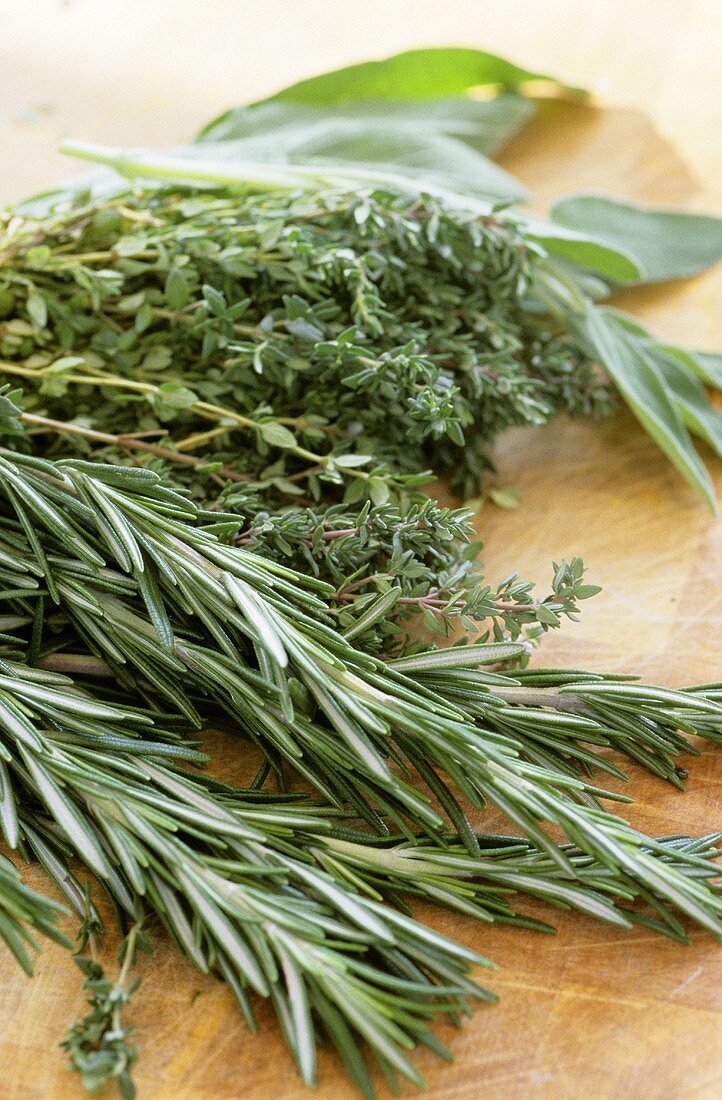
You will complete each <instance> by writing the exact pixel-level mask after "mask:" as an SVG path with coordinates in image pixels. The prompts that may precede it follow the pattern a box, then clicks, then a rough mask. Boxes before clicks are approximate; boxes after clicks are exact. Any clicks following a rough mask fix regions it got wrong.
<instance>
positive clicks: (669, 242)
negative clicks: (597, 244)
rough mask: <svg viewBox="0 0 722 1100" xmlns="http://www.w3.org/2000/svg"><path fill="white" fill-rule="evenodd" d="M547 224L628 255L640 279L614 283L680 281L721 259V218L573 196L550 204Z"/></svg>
mask: <svg viewBox="0 0 722 1100" xmlns="http://www.w3.org/2000/svg"><path fill="white" fill-rule="evenodd" d="M551 220H552V221H553V222H554V223H555V224H556V225H562V226H564V227H565V228H567V229H574V230H576V231H577V232H580V233H589V234H590V236H592V237H594V238H596V239H597V240H600V241H604V242H606V243H607V244H610V245H612V246H614V247H618V248H620V249H621V250H623V251H624V252H626V253H628V254H629V255H630V256H631V257H633V259H634V260H635V261H636V262H637V264H638V266H639V270H640V275H639V276H637V277H634V276H632V277H631V278H618V279H617V281H618V282H641V283H655V282H659V281H660V280H664V279H682V278H685V277H687V276H689V275H696V274H697V273H698V272H700V271H704V270H705V268H708V267H711V266H712V264H715V263H717V261H718V260H720V259H722V218H715V217H711V216H709V215H705V214H687V213H685V212H683V211H680V210H658V209H653V208H651V207H643V206H637V205H636V204H634V203H630V202H619V201H617V200H615V199H610V198H606V197H604V196H602V195H572V196H570V197H569V198H564V199H560V200H559V201H558V202H556V203H555V204H554V206H553V207H552V210H551Z"/></svg>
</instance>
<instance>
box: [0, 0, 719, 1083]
mask: <svg viewBox="0 0 722 1100" xmlns="http://www.w3.org/2000/svg"><path fill="white" fill-rule="evenodd" d="M432 44H463V45H478V46H481V47H485V48H487V49H490V50H497V51H499V52H502V53H506V54H508V55H509V56H511V57H512V58H513V59H514V60H516V61H518V62H520V63H522V64H525V65H528V66H529V67H531V68H539V69H541V70H546V71H549V72H553V73H556V74H558V75H560V76H561V77H564V78H566V79H567V80H569V81H570V82H572V83H576V84H583V85H586V86H587V87H591V88H592V89H593V90H594V91H595V93H596V94H597V96H598V102H599V106H598V107H586V108H578V107H577V108H571V107H564V106H561V105H549V108H548V109H547V110H546V111H545V112H544V113H543V116H542V117H541V118H540V119H539V120H538V122H536V123H535V124H534V127H533V129H532V130H531V131H527V132H526V133H525V134H524V136H523V138H522V139H521V140H520V141H518V142H517V143H516V144H515V146H514V147H513V148H510V150H509V151H508V153H507V155H506V156H505V159H504V163H505V165H506V166H507V167H508V168H510V169H511V170H512V171H515V172H518V173H519V174H520V175H521V176H522V178H523V179H524V180H525V181H526V182H528V183H529V184H531V185H532V187H533V188H534V190H535V193H536V197H537V206H538V208H539V209H541V210H543V209H544V206H545V204H546V203H547V202H548V200H549V199H550V198H551V197H552V196H555V195H557V194H560V193H562V192H565V191H571V190H574V189H576V188H585V189H598V190H603V191H606V192H609V193H612V194H614V195H617V196H629V197H631V198H634V199H640V200H646V201H649V202H657V203H668V204H674V205H679V206H681V207H684V208H687V209H699V210H710V211H712V212H714V211H715V210H717V211H720V210H721V209H722V171H721V169H722V157H721V150H720V142H719V134H720V111H719V101H720V80H719V68H718V65H719V58H720V56H722V8H721V7H720V4H719V0H604V3H601V2H599V0H504V3H496V4H487V3H481V2H479V0H464V2H461V0H458V2H454V0H446V2H445V3H439V2H438V0H433V2H427V0H364V2H363V3H358V2H354V3H349V2H333V0H293V2H291V0H258V2H256V0H235V2H234V0H227V2H224V0H205V2H203V3H192V2H190V0H164V2H161V0H156V2H155V3H147V2H145V0H116V2H111V0H75V2H72V0H71V2H68V3H59V2H40V0H15V2H8V0H0V149H1V150H2V154H1V156H0V199H12V198H19V197H21V196H22V195H23V194H25V193H27V192H28V191H30V190H31V189H36V188H39V187H41V186H45V185H50V184H53V183H54V182H56V181H57V180H58V179H59V178H62V177H63V176H66V175H68V174H70V172H71V171H72V166H70V165H69V164H68V162H67V161H65V160H63V159H62V158H60V157H59V156H58V155H57V154H56V153H55V151H54V150H55V147H56V145H57V142H58V140H59V139H60V138H61V137H62V136H64V135H72V136H75V137H80V138H86V139H90V140H98V141H105V142H108V143H113V142H117V143H131V144H132V143H135V144H140V143H149V144H150V143H156V144H159V145H160V144H171V143H172V142H174V141H177V140H180V139H183V138H184V137H186V136H187V135H188V134H190V133H191V132H192V131H193V130H194V129H195V128H196V127H197V126H198V125H199V124H200V123H202V122H203V121H205V120H206V119H207V118H209V117H211V116H212V115H214V114H216V113H218V112H219V111H220V110H222V109H224V108H225V107H227V106H229V105H231V104H233V103H235V102H237V101H240V100H243V99H245V98H253V97H257V96H259V95H261V94H263V93H266V92H270V91H271V90H273V89H274V88H275V87H277V86H279V85H281V84H284V83H288V82H290V81H291V80H293V79H296V78H300V77H302V76H306V75H310V74H312V73H313V72H315V71H318V70H320V69H323V68H327V67H331V66H335V65H339V64H343V63H347V62H351V61H354V60H360V59H363V58H366V57H370V56H374V55H376V56H378V55H382V54H384V53H389V52H392V51H394V50H397V49H402V48H404V47H408V46H412V45H432ZM535 139H538V140H535ZM721 298H722V272H721V271H719V270H718V271H717V272H716V273H712V274H710V275H706V276H704V277H701V278H698V279H696V280H694V281H691V282H687V283H684V284H679V285H676V286H666V287H660V288H656V289H652V290H638V291H635V292H633V293H629V294H628V295H627V296H626V299H625V305H626V306H628V308H630V309H632V310H633V311H634V312H637V313H639V315H640V316H642V317H644V318H645V320H647V321H648V322H649V323H650V324H651V325H652V326H653V327H655V328H656V329H657V331H658V332H660V333H661V334H663V335H665V336H667V337H670V338H674V339H677V340H679V341H680V342H685V341H686V342H688V343H689V344H691V345H693V346H696V347H705V346H706V347H710V348H720V347H721V346H722V332H721V331H720V325H719V306H720V300H721ZM706 457H707V458H710V457H711V456H709V455H707V456H706ZM713 465H714V470H715V477H716V483H717V487H718V492H719V493H720V495H721V496H722V463H719V462H716V463H713ZM499 467H500V481H501V483H502V484H510V485H514V486H515V487H517V488H518V489H519V490H520V492H521V496H522V506H521V508H520V509H519V510H518V511H517V512H514V513H502V512H499V511H496V510H493V509H489V510H485V511H484V512H483V513H482V514H481V515H480V517H479V529H480V531H481V532H482V533H483V535H484V537H485V538H486V553H485V556H486V560H487V562H488V571H489V574H490V576H491V577H493V578H497V577H499V576H501V575H504V574H506V573H507V572H508V571H509V570H510V569H512V568H514V569H518V570H519V571H520V572H522V573H523V574H524V575H526V576H533V577H537V578H539V580H540V582H544V581H546V579H547V578H548V576H549V563H550V561H551V559H552V558H554V557H558V556H561V555H564V554H566V555H570V554H572V553H579V554H581V555H582V556H583V557H584V558H585V560H587V561H588V563H589V565H590V566H591V571H590V579H591V580H593V581H596V582H599V583H601V584H603V585H604V592H603V594H602V595H601V596H599V597H598V598H597V599H596V600H594V601H592V604H590V605H588V609H586V610H585V614H584V619H583V622H582V623H580V624H579V625H577V626H570V627H569V628H567V629H565V631H564V632H563V634H560V635H558V636H556V637H554V638H553V639H550V640H549V642H548V643H547V644H546V645H545V647H544V649H543V652H542V653H541V654H540V657H539V660H540V661H543V662H545V663H548V664H556V663H562V662H571V663H573V664H575V665H577V666H580V665H586V666H588V667H593V668H606V669H610V670H622V669H626V670H629V669H634V670H637V671H641V672H643V673H644V675H645V676H647V677H654V678H657V679H658V680H659V681H661V682H665V683H673V684H680V683H684V682H692V681H695V680H701V679H704V680H710V679H715V678H722V644H721V643H720V629H721V628H722V586H721V585H720V582H721V581H722V556H721V555H720V550H722V523H720V522H713V520H712V519H711V517H710V516H709V515H708V514H707V513H706V512H705V511H704V510H703V509H702V507H701V506H700V505H699V504H698V503H697V501H696V499H695V498H694V497H693V496H692V494H691V492H690V491H688V490H687V488H686V487H685V485H684V484H683V483H682V482H681V481H680V479H679V478H678V477H677V476H676V475H675V474H674V472H673V471H672V469H671V467H670V466H669V465H668V464H667V463H666V461H664V460H663V459H662V457H661V456H660V454H659V453H658V452H657V451H656V449H655V447H654V446H653V444H651V442H650V441H649V440H648V439H647V438H646V436H645V435H644V434H643V432H642V431H641V429H640V428H638V427H637V425H636V423H635V422H634V421H633V420H632V419H631V417H630V416H628V415H627V414H625V413H623V412H620V413H619V414H618V415H617V416H615V417H614V418H613V419H612V420H610V421H608V422H606V423H604V424H601V425H590V424H575V425H572V424H566V423H565V424H558V425H555V426H554V427H552V428H550V429H549V430H547V431H542V432H537V433H522V432H520V433H515V434H513V435H512V436H510V437H508V438H507V439H506V440H505V441H504V442H503V444H502V445H501V447H500V448H499ZM219 749H220V751H221V754H222V755H223V758H224V770H225V773H226V774H227V775H232V774H234V770H235V766H234V762H233V754H232V752H231V751H230V750H229V748H228V746H223V745H221V746H219ZM236 774H237V772H236ZM635 778H636V779H637V780H638V781H637V782H636V786H635V791H636V794H637V797H638V802H637V804H636V805H635V806H634V807H632V808H631V810H630V812H629V816H630V818H631V819H632V820H633V821H634V822H636V823H638V824H639V825H640V826H642V827H644V828H645V829H647V830H651V831H657V832H659V833H662V832H667V831H672V830H677V829H682V830H690V831H696V830H699V831H701V830H707V829H709V828H713V827H720V826H722V808H721V807H720V799H719V792H720V784H721V782H722V754H720V753H719V752H718V753H715V752H713V751H710V752H707V753H705V754H704V755H703V757H702V759H701V760H698V761H696V762H694V763H693V770H692V776H691V779H690V782H689V790H688V792H687V793H686V794H684V795H682V794H679V793H678V792H676V791H674V790H671V789H667V788H665V787H664V786H663V785H662V784H661V783H660V782H657V781H655V780H652V779H649V778H646V777H641V778H640V777H635ZM28 877H29V879H30V880H32V875H29V876H28ZM422 915H423V916H425V917H426V918H427V919H429V920H431V921H433V923H434V924H435V925H436V926H437V927H439V928H442V929H444V930H445V931H447V932H452V933H453V934H455V935H457V936H459V937H461V938H462V939H463V940H465V941H466V942H467V943H469V944H471V945H473V946H474V947H475V948H477V949H478V950H480V951H482V952H483V953H484V954H487V955H489V956H490V957H491V958H493V959H495V960H497V961H498V962H499V963H500V969H499V970H498V971H497V972H496V973H495V974H494V975H493V976H492V977H491V979H490V984H492V985H493V987H494V988H495V989H496V990H497V991H498V992H499V993H500V994H501V1003H500V1005H499V1006H497V1007H495V1008H483V1009H480V1010H479V1011H477V1012H476V1014H475V1016H474V1018H473V1020H471V1021H470V1022H469V1023H468V1024H467V1025H466V1026H465V1027H464V1029H463V1031H462V1032H461V1033H459V1034H455V1033H453V1034H448V1033H446V1034H445V1035H444V1037H445V1038H446V1039H447V1040H450V1041H451V1044H452V1048H453V1051H454V1054H455V1062H454V1064H453V1066H451V1067H448V1066H444V1065H443V1064H441V1063H439V1062H437V1061H436V1060H435V1059H434V1057H433V1056H432V1055H430V1054H427V1053H422V1054H421V1055H420V1057H419V1064H420V1065H421V1067H422V1070H423V1072H424V1073H425V1074H426V1077H427V1081H428V1086H429V1087H428V1092H427V1094H426V1095H427V1096H428V1097H429V1100H442V1098H445V1100H447V1098H448V1100H450V1098H451V1097H454V1098H455V1100H456V1098H460V1097H464V1098H467V1100H473V1098H476V1097H480V1096H482V1095H486V1094H487V1092H488V1091H489V1090H494V1091H498V1092H501V1093H503V1094H504V1096H506V1097H509V1098H515V1097H532V1098H540V1097H554V1098H555V1100H557V1098H558V1100H565V1098H570V1100H571V1098H576V1097H579V1096H582V1095H587V1096H591V1097H594V1098H606V1097H609V1098H612V1097H614V1098H632V1097H635V1098H637V1097H643V1098H649V1100H677V1098H680V1097H686V1098H692V1097H694V1098H703V1097H710V1098H711V1097H718V1096H720V1095H721V1094H722V950H720V948H719V946H717V945H715V944H714V943H713V942H712V941H711V939H710V938H709V937H707V936H705V935H703V934H695V935H694V943H693V946H691V947H688V948H682V947H679V946H678V945H675V944H672V943H669V942H667V941H665V940H661V939H657V938H654V937H652V936H651V935H650V934H649V933H647V932H645V931H642V930H640V931H638V932H635V933H623V932H619V931H617V930H613V929H610V928H608V927H605V926H602V925H597V924H595V923H593V922H592V921H591V920H586V919H585V918H583V917H576V916H575V917H565V916H562V917H561V918H560V919H559V920H558V926H559V935H558V936H557V937H541V936H538V935H534V934H532V933H526V932H524V931H517V930H505V929H503V928H496V929H495V928H491V929H489V928H487V927H479V926H475V925H474V924H473V922H471V921H470V920H465V919H462V918H460V917H459V918H456V917H450V916H445V915H443V914H439V913H438V912H437V911H435V910H434V911H432V910H430V909H429V910H426V911H425V912H424V913H423V914H422ZM143 974H144V988H143V991H142V995H141V997H140V998H139V1002H138V1007H137V1010H136V1012H135V1013H134V1017H133V1018H134V1022H135V1023H136V1024H137V1026H138V1027H139V1028H141V1029H142V1030H143V1032H144V1033H145V1034H144V1036H143V1040H142V1042H143V1054H142V1060H141V1063H140V1066H139V1069H138V1072H137V1079H138V1082H139V1084H140V1095H141V1097H145V1098H147V1100H151V1098H152V1100H164V1098H171V1097H173V1098H175V1100H201V1098H202V1097H203V1098H206V1097H213V1098H218V1100H224V1098H231V1097H244V1098H245V1100H270V1098H274V1100H300V1098H301V1097H303V1096H305V1095H307V1093H306V1092H305V1090H304V1089H303V1087H302V1085H301V1084H300V1083H299V1081H298V1079H297V1077H296V1075H295V1072H294V1069H293V1067H292V1066H291V1063H290V1059H289V1057H288V1056H287V1054H286V1052H285V1049H284V1047H283V1044H282V1042H281V1039H280V1038H279V1035H278V1032H277V1030H276V1029H275V1027H274V1026H273V1024H272V1022H271V1019H270V1013H265V1012H261V1024H262V1025H268V1026H262V1033H261V1035H260V1036H259V1037H256V1038H252V1037H250V1036H248V1035H247V1034H246V1032H245V1029H244V1026H243V1024H242V1023H241V1021H240V1019H239V1016H238V1014H237V1013H236V1011H235V1008H234V1006H233V1004H232V1001H231V997H230V995H229V994H228V993H227V992H226V990H225V989H224V988H223V987H222V986H220V985H218V984H216V983H215V982H214V981H212V980H211V979H204V978H203V977H202V976H200V975H198V974H196V973H195V972H194V971H193V970H191V968H190V967H189V966H186V965H185V964H183V963H182V962H179V961H178V960H177V959H176V957H175V955H174V953H173V951H172V950H171V949H170V948H169V947H168V945H167V944H165V943H161V944H159V946H158V949H157V951H156V954H155V956H154V957H153V959H152V960H150V961H149V962H148V963H146V964H144V966H143ZM198 991H199V993H200V995H199V996H197V997H196V998H195V1000H192V998H193V995H194V993H196V992H198ZM81 1007H82V996H81V994H80V993H79V991H78V982H77V980H76V972H75V970H74V967H73V965H72V963H71V962H70V961H69V959H68V958H67V956H66V955H64V954H63V953H62V952H61V951H59V950H51V949H46V950H45V951H44V953H43V955H42V957H41V959H40V961H39V963H38V967H37V975H36V977H35V978H34V980H33V981H27V980H25V979H24V978H23V977H22V976H21V975H20V974H19V972H18V971H17V969H16V968H15V967H14V964H13V963H12V962H11V961H9V960H8V959H7V958H6V957H5V955H3V956H2V957H1V958H0V1025H1V1026H0V1065H2V1078H3V1084H2V1093H3V1096H4V1097H6V1098H7V1100H10V1098H12V1100H52V1098H60V1097H69V1098H72V1097H76V1096H79V1095H80V1094H81V1093H80V1089H79V1087H78V1086H77V1084H76V1083H75V1081H74V1080H73V1079H72V1078H70V1077H69V1076H68V1074H67V1072H66V1071H65V1069H64V1068H63V1059H62V1057H61V1055H60V1053H59V1052H57V1051H56V1050H54V1047H55V1046H56V1044H57V1042H58V1041H59V1039H60V1038H61V1037H62V1034H63V1031H64V1028H65V1026H66V1025H67V1023H68V1021H69V1019H70V1018H71V1017H72V1016H73V1014H77V1013H79V1012H80V1010H81ZM320 1068H321V1084H320V1087H319V1090H318V1092H317V1094H316V1095H317V1096H318V1097H319V1100H331V1098H333V1100H346V1098H350V1097H351V1096H353V1095H355V1094H354V1093H353V1090H352V1089H351V1088H350V1087H349V1086H348V1085H347V1084H346V1082H345V1080H344V1078H343V1075H342V1073H341V1071H340V1069H339V1066H338V1064H337V1062H336V1060H335V1059H334V1058H333V1057H332V1056H330V1055H323V1056H322V1058H321V1067H320ZM412 1092H414V1093H415V1090H412V1089H408V1091H407V1092H405V1093H404V1095H411V1094H412ZM380 1095H381V1096H383V1097H386V1096H387V1095H388V1094H387V1092H386V1091H385V1089H384V1086H383V1085H381V1084H380Z"/></svg>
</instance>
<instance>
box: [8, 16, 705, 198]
mask: <svg viewBox="0 0 722 1100" xmlns="http://www.w3.org/2000/svg"><path fill="white" fill-rule="evenodd" d="M422 45H424V46H428V45H467V46H480V47H482V48H484V49H487V50H490V51H492V52H499V53H503V54H506V55H509V56H510V57H511V58H512V59H513V60H515V61H517V62H518V63H519V64H522V65H527V66H529V67H531V68H532V69H538V68H539V67H541V68H542V70H543V69H547V70H548V71H550V72H552V73H553V74H555V75H556V76H559V77H561V78H563V79H564V80H567V81H568V82H570V83H572V84H577V85H583V86H585V87H587V88H591V89H592V91H594V92H595V93H596V94H598V95H599V96H600V97H602V98H603V99H604V100H605V102H608V103H612V104H616V105H620V106H621V105H626V106H634V107H638V108H641V109H643V110H644V111H645V112H646V113H647V114H648V115H649V116H650V117H651V119H653V120H654V122H655V124H656V126H657V127H658V129H659V130H660V132H661V133H662V134H663V136H665V137H667V138H668V139H669V140H671V141H672V142H674V143H675V144H680V145H683V146H684V153H685V158H686V160H687V161H688V163H689V165H690V167H691V168H692V169H693V170H694V171H695V173H696V174H698V175H700V176H701V177H703V178H705V179H707V180H708V181H713V180H714V179H721V178H722V171H721V169H722V151H721V149H720V144H719V141H718V135H719V129H720V107H719V103H720V97H719V75H718V74H719V68H718V66H719V59H720V57H722V4H720V0H603V2H602V0H503V2H501V3H498V2H497V3H484V2H482V0H444V2H440V0H362V2H359V0H203V2H201V0H0V149H2V158H1V159H0V200H7V199H12V198H19V197H20V196H22V195H25V194H27V193H28V192H30V191H32V190H34V189H36V188H39V187H43V186H47V185H50V184H53V183H56V182H57V180H58V178H60V177H61V176H62V175H63V174H64V175H68V173H69V172H70V171H71V170H72V169H71V166H69V164H68V161H67V160H65V159H64V158H61V157H59V156H58V155H57V154H56V152H55V150H56V147H57V144H58V142H59V140H60V139H61V138H62V137H66V136H73V137H78V138H85V139H87V140H96V141H102V142H106V143H116V142H117V143H118V144H141V143H147V144H158V145H170V144H173V142H176V141H180V140H182V139H185V138H187V137H188V136H189V135H190V134H191V133H192V132H193V131H194V130H195V129H196V128H197V127H198V126H199V125H200V124H201V123H203V122H205V121H206V120H207V119H209V118H211V117H213V115H215V114H218V113H219V112H220V111H221V110H223V109H224V108H225V107H228V106H231V105H233V104H236V103H238V102H240V101H242V100H246V99H253V98H257V97H260V96H262V95H264V94H267V93H269V92H271V91H273V90H274V89H275V88H276V87H278V86H281V85H284V84H290V83H291V82H292V81H294V80H297V79H299V78H301V77H304V76H309V75H311V74H313V73H316V72H319V71H321V70H323V69H328V68H333V67H335V66H339V65H344V64H348V63H349V62H353V61H358V60H363V59H367V58H370V57H377V56H383V55H385V54H390V53H393V52H395V51H397V50H401V49H405V48H408V47H410V46H422ZM682 88H683V89H684V95H680V94H679V91H680V89H682ZM715 88H716V89H717V94H714V89H715ZM691 119H693V120H694V126H690V121H691ZM600 186H603V181H600ZM717 186H718V187H722V183H718V185H717ZM689 197H690V198H691V199H692V200H694V196H689Z"/></svg>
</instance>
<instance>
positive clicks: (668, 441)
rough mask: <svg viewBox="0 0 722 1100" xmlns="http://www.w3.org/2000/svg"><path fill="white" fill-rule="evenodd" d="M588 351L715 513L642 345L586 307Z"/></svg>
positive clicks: (705, 479) (612, 319)
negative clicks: (594, 354) (594, 355)
mask: <svg viewBox="0 0 722 1100" xmlns="http://www.w3.org/2000/svg"><path fill="white" fill-rule="evenodd" d="M583 326H584V329H585V331H586V333H587V336H588V337H589V340H590V342H591V344H592V346H593V347H594V348H595V350H596V352H597V354H598V355H599V357H600V359H601V361H602V363H603V364H604V366H605V368H606V370H607V371H608V372H609V374H610V375H611V377H612V378H613V379H614V382H615V383H616V385H617V387H618V389H619V391H620V393H621V394H622V396H623V397H624V399H625V401H626V402H627V404H628V405H629V407H630V409H631V410H632V412H633V413H634V414H635V416H636V417H637V419H638V420H639V421H640V422H641V423H642V424H643V425H644V427H645V428H646V430H647V431H648V432H649V434H650V435H651V436H652V438H653V439H654V440H655V441H656V442H657V443H658V444H659V446H660V447H661V448H662V450H663V451H664V452H665V454H666V455H667V457H668V458H669V459H670V460H671V461H672V463H673V464H674V465H675V466H676V467H677V469H678V470H679V472H680V473H681V474H682V476H683V477H684V478H686V480H687V481H688V482H689V484H690V485H691V486H692V487H693V488H694V489H695V491H696V492H697V493H699V495H700V496H701V497H702V499H703V500H704V501H705V502H706V503H707V504H708V505H709V507H710V508H711V509H712V511H713V512H715V513H716V512H717V504H716V499H715V494H714V488H713V486H712V482H711V480H710V477H709V474H708V473H707V471H706V469H705V468H704V465H703V463H702V461H701V460H700V458H699V456H698V454H697V452H696V451H695V449H694V447H693V446H692V441H691V439H690V437H689V434H688V432H687V429H686V427H685V425H684V422H683V420H682V417H681V416H680V413H679V410H678V407H677V405H676V403H675V401H674V398H673V395H672V394H671V393H670V390H669V387H668V386H667V384H666V382H665V381H664V378H663V377H661V374H659V373H657V372H656V371H655V370H654V369H653V367H652V366H651V365H650V363H649V361H648V359H647V356H646V355H645V353H644V345H643V344H642V345H640V343H639V338H638V337H637V336H636V335H635V334H634V333H632V332H630V331H629V330H628V329H627V328H626V327H625V326H624V325H623V324H622V323H621V322H620V320H619V318H618V317H616V316H615V314H614V313H613V312H612V311H610V310H608V309H603V308H599V307H597V306H593V305H589V306H588V307H587V312H586V317H585V320H584V323H583Z"/></svg>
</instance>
